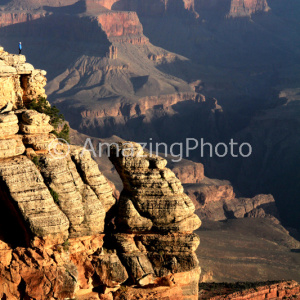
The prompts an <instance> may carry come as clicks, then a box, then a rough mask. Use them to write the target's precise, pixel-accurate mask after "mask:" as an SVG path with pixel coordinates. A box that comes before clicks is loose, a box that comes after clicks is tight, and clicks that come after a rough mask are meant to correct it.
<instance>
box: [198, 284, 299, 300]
mask: <svg viewBox="0 0 300 300" xmlns="http://www.w3.org/2000/svg"><path fill="white" fill-rule="evenodd" d="M233 289H234V288H233ZM216 295H218V296H216ZM199 299H210V300H221V299H222V300H227V299H228V300H229V299H235V300H240V299H243V300H247V299H251V300H261V299H277V300H281V299H300V285H299V284H298V283H297V282H295V281H283V282H279V283H274V284H269V285H264V286H257V287H255V288H251V289H248V290H244V291H239V292H234V293H232V292H231V293H229V294H228V293H226V291H224V290H223V291H222V290H218V289H216V288H215V287H214V289H211V288H210V287H209V284H208V286H207V288H206V289H205V290H202V293H201V296H200V297H199Z"/></svg>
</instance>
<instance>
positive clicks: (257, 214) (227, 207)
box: [170, 160, 279, 223]
mask: <svg viewBox="0 0 300 300" xmlns="http://www.w3.org/2000/svg"><path fill="white" fill-rule="evenodd" d="M170 165H171V168H172V171H173V172H174V173H175V174H176V175H177V177H178V178H180V179H181V182H182V183H184V184H183V186H184V190H185V192H186V194H187V195H188V196H189V197H190V199H191V200H192V201H193V203H194V205H195V208H196V213H197V214H198V215H199V216H200V218H201V219H203V220H211V221H221V220H227V219H237V218H247V217H249V218H270V219H272V220H273V221H275V222H276V223H278V222H279V221H278V220H277V218H278V217H279V216H278V211H277V207H276V203H275V200H274V197H273V196H272V195H263V194H261V195H257V196H255V197H253V198H237V197H236V195H235V192H234V189H233V186H232V185H231V183H230V182H229V181H227V180H218V179H210V178H207V177H205V176H204V167H203V165H202V164H199V163H194V162H191V161H185V160H183V161H181V162H180V163H178V164H177V163H171V164H170Z"/></svg>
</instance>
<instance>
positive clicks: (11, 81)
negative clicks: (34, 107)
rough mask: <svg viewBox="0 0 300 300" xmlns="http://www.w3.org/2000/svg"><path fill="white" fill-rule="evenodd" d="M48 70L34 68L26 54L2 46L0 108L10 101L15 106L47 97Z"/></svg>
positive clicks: (0, 57) (19, 106)
mask: <svg viewBox="0 0 300 300" xmlns="http://www.w3.org/2000/svg"><path fill="white" fill-rule="evenodd" d="M46 74H47V73H46V71H43V70H37V69H34V67H33V66H32V65H31V64H29V63H26V58H25V56H24V55H14V54H9V53H8V52H6V51H4V49H3V48H2V47H0V110H1V109H2V108H4V107H5V106H6V105H7V104H8V103H12V104H13V107H14V108H22V106H23V104H24V103H25V104H26V103H27V102H28V101H32V100H33V99H37V98H38V97H45V96H46V94H45V89H44V87H45V85H46V78H45V75H46Z"/></svg>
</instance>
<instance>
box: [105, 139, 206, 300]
mask: <svg viewBox="0 0 300 300" xmlns="http://www.w3.org/2000/svg"><path fill="white" fill-rule="evenodd" d="M110 151H111V152H110V153H111V155H110V160H111V161H112V163H113V164H114V165H115V167H116V170H117V171H118V173H119V175H120V177H121V179H122V181H123V186H124V189H123V191H122V192H121V195H120V198H119V208H118V215H117V220H116V224H117V230H118V231H119V232H124V233H118V234H114V244H115V247H116V248H117V250H118V252H119V253H120V259H121V261H122V263H123V264H124V266H125V267H126V270H127V272H128V275H129V278H130V280H131V282H132V283H134V284H137V285H140V286H147V285H149V284H159V285H166V286H169V287H171V286H174V290H175V291H176V293H177V294H178V295H181V296H180V297H179V296H178V297H179V298H178V299H188V298H185V297H187V295H189V299H197V297H198V296H197V293H198V292H197V290H198V288H197V282H198V281H199V276H200V268H199V263H198V260H197V257H196V255H195V253H194V251H195V250H196V248H197V247H198V245H199V238H198V237H197V235H195V234H192V231H193V230H195V229H197V228H198V227H199V226H200V224H201V221H200V220H199V218H198V216H196V215H195V214H194V210H195V208H194V205H193V204H192V201H191V200H190V199H189V198H188V197H187V195H185V194H184V193H183V187H182V185H181V183H180V181H179V180H178V179H177V178H176V177H175V175H174V173H173V172H172V171H171V170H169V169H167V168H166V164H167V161H166V160H165V159H163V158H160V157H157V156H154V155H149V154H148V153H146V152H144V151H143V148H142V147H141V146H140V145H139V144H136V143H133V142H123V143H117V144H115V145H112V146H111V149H110ZM125 232H126V233H125ZM179 274H181V275H179ZM184 274H185V275H184ZM176 275H178V276H179V277H180V276H182V277H183V278H189V281H188V282H187V280H186V279H185V280H184V279H183V278H181V279H180V280H178V281H177V279H176ZM192 276H193V280H191V277H192ZM178 286H180V288H179V290H178ZM187 291H188V292H187ZM157 292H158V294H156V295H157V297H160V296H161V297H166V299H172V297H174V294H173V291H172V289H171V290H167V291H164V292H162V290H160V291H157ZM161 292H162V294H159V293H161ZM165 292H167V293H166V294H164V293H165ZM168 293H169V295H168ZM117 295H118V294H117ZM118 297H119V296H116V299H119V298H118ZM148 297H150V298H149V299H151V297H152V296H151V292H150V293H149V291H148ZM169 297H171V298H169ZM147 299H148V298H147ZM173 299H175V298H173Z"/></svg>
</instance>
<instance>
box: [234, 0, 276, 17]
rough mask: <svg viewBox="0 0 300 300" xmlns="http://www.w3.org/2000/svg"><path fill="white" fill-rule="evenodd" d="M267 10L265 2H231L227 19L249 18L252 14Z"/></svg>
mask: <svg viewBox="0 0 300 300" xmlns="http://www.w3.org/2000/svg"><path fill="white" fill-rule="evenodd" d="M269 10H270V7H269V6H268V3H267V0H231V6H230V12H229V14H228V17H232V18H235V17H248V16H249V17H250V16H251V15H252V14H254V13H257V12H267V11H269Z"/></svg>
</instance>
